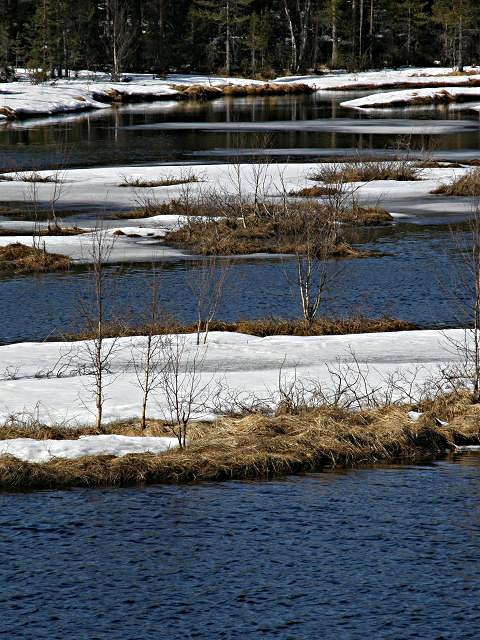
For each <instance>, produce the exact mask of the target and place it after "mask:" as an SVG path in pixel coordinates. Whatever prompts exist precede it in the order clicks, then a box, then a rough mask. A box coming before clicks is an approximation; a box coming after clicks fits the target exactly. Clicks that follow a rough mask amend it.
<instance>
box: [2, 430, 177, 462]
mask: <svg viewBox="0 0 480 640" xmlns="http://www.w3.org/2000/svg"><path fill="white" fill-rule="evenodd" d="M177 445H178V441H177V439H176V438H159V437H149V436H146V437H140V436H138V437H135V436H120V435H98V436H81V437H80V438H79V439H78V440H34V439H33V438H12V439H10V440H0V456H2V455H10V456H14V457H15V458H19V459H20V460H25V461H26V462H48V461H49V460H52V459H53V458H68V459H73V458H81V457H82V456H99V455H111V456H117V457H120V456H125V455H128V454H129V453H163V452H164V451H167V450H168V449H171V448H172V447H175V446H177Z"/></svg>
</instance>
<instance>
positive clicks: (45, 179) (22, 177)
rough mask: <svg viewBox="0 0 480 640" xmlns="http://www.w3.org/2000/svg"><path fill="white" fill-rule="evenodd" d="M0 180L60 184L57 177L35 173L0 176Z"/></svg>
mask: <svg viewBox="0 0 480 640" xmlns="http://www.w3.org/2000/svg"><path fill="white" fill-rule="evenodd" d="M0 180H3V181H5V182H35V183H42V184H43V183H59V182H62V180H60V179H59V178H58V177H57V176H55V175H49V176H42V175H40V174H39V173H37V172H36V171H32V172H31V173H15V174H10V175H6V174H0Z"/></svg>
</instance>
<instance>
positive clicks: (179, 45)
mask: <svg viewBox="0 0 480 640" xmlns="http://www.w3.org/2000/svg"><path fill="white" fill-rule="evenodd" d="M479 35H480V2H478V0H0V77H2V78H3V79H5V78H6V77H8V75H9V73H11V70H12V69H13V68H15V67H26V68H29V69H30V70H32V73H34V74H37V77H38V79H39V80H42V79H46V78H49V77H59V76H65V75H70V74H72V72H74V71H75V70H78V69H91V70H106V71H109V72H111V73H112V75H113V76H117V77H118V76H119V74H120V73H122V72H129V71H130V72H131V71H138V72H148V73H157V74H158V73H164V72H166V71H174V70H179V71H189V70H192V71H204V72H206V71H208V72H225V73H241V74H249V75H258V76H262V77H269V76H270V75H275V74H278V73H282V72H285V71H289V72H293V73H300V72H303V71H308V70H318V69H320V68H321V67H322V66H329V67H346V68H348V69H351V70H356V69H365V68H378V67H383V66H387V65H393V66H395V65H402V64H431V63H432V62H434V61H436V60H438V61H440V62H442V63H444V64H448V65H452V66H456V67H458V68H460V69H461V68H462V67H463V65H464V64H467V63H476V62H480V38H479ZM9 70H10V71H9Z"/></svg>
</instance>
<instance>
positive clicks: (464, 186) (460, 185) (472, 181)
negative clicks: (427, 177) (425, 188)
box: [430, 169, 480, 196]
mask: <svg viewBox="0 0 480 640" xmlns="http://www.w3.org/2000/svg"><path fill="white" fill-rule="evenodd" d="M430 193H434V194H437V195H444V196H478V195H479V194H480V169H473V170H472V171H469V172H468V173H466V174H465V175H463V176H462V177H461V178H457V179H456V180H453V181H452V182H450V183H448V184H442V185H440V186H439V187H437V188H436V189H433V191H431V192H430Z"/></svg>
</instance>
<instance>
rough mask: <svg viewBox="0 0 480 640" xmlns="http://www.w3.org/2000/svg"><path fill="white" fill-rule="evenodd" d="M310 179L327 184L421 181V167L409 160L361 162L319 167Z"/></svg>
mask: <svg viewBox="0 0 480 640" xmlns="http://www.w3.org/2000/svg"><path fill="white" fill-rule="evenodd" d="M309 178H310V180H315V181H319V182H324V183H326V184H343V183H345V182H371V181H373V180H399V181H410V180H418V179H419V167H418V166H417V165H416V164H415V163H413V162H410V161H409V160H393V161H390V160H385V161H360V162H351V163H347V164H337V165H334V166H323V167H319V168H318V169H317V170H316V171H315V172H313V173H312V174H311V175H310V176H309Z"/></svg>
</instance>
